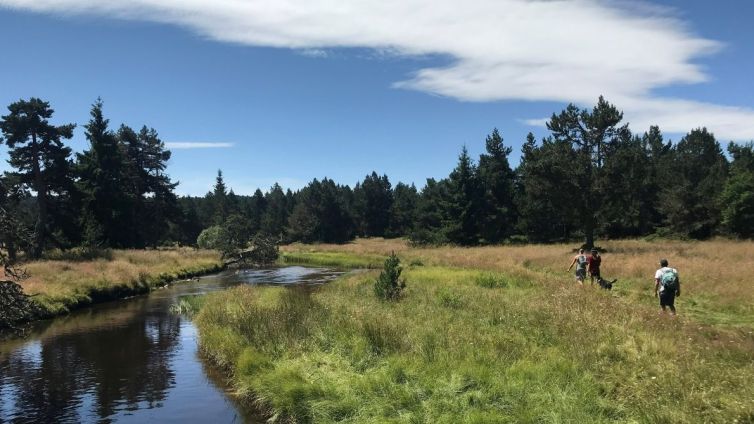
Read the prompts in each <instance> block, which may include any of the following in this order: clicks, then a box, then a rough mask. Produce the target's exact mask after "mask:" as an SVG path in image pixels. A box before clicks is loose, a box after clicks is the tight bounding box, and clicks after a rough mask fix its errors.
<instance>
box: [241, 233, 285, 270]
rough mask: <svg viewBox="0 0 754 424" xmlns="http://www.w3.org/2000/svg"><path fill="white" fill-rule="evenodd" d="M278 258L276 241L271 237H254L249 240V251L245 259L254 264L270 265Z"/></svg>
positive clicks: (278, 250)
mask: <svg viewBox="0 0 754 424" xmlns="http://www.w3.org/2000/svg"><path fill="white" fill-rule="evenodd" d="M278 256H280V249H279V247H278V244H277V241H275V239H274V238H272V237H266V236H262V235H256V236H254V238H253V239H252V240H251V250H250V251H249V254H248V257H246V259H248V260H250V261H252V262H253V263H255V264H270V263H273V262H275V261H276V260H277V259H278Z"/></svg>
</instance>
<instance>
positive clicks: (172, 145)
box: [165, 141, 233, 150]
mask: <svg viewBox="0 0 754 424" xmlns="http://www.w3.org/2000/svg"><path fill="white" fill-rule="evenodd" d="M165 147H167V148H168V149H173V150H184V149H225V148H229V147H233V143H211V142H204V141H170V142H167V143H165Z"/></svg>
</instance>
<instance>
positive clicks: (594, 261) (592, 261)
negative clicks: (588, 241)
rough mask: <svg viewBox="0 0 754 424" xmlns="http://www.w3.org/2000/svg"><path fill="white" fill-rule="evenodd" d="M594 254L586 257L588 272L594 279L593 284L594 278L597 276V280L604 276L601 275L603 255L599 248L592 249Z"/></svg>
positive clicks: (592, 279)
mask: <svg viewBox="0 0 754 424" xmlns="http://www.w3.org/2000/svg"><path fill="white" fill-rule="evenodd" d="M591 253H592V254H591V255H590V256H589V257H588V258H586V272H587V273H589V278H590V279H591V281H592V285H594V279H595V278H596V279H597V281H599V280H600V278H602V276H601V275H600V265H602V256H600V253H599V252H598V251H597V249H592V252H591Z"/></svg>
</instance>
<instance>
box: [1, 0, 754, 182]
mask: <svg viewBox="0 0 754 424" xmlns="http://www.w3.org/2000/svg"><path fill="white" fill-rule="evenodd" d="M116 3H121V4H119V5H118V4H116ZM125 3H126V2H98V1H94V0H35V1H27V0H0V39H2V40H3V42H2V44H1V45H0V51H2V54H0V104H2V105H8V104H9V103H11V102H13V101H15V100H17V99H19V98H28V97H31V96H37V97H41V98H43V99H45V100H47V101H49V102H50V103H51V104H52V106H53V108H55V110H56V114H55V118H54V120H53V122H55V123H67V122H75V123H78V124H79V128H77V131H76V136H75V138H74V140H73V141H72V142H71V143H72V146H73V147H74V149H75V150H82V149H84V148H85V147H86V140H85V139H84V136H83V128H82V127H81V126H82V125H83V124H84V123H85V122H86V121H87V120H88V111H89V108H90V105H91V103H92V102H93V101H94V100H95V99H96V98H97V97H98V96H100V97H102V99H103V100H104V102H105V114H106V116H107V117H108V118H110V120H111V125H112V126H113V128H114V129H115V128H117V126H118V125H120V123H126V124H127V125H130V126H132V127H137V128H138V127H140V126H141V125H144V124H146V125H148V126H151V127H154V128H155V129H157V130H158V132H159V133H160V135H161V137H162V139H163V140H164V141H166V142H168V143H173V144H172V145H173V146H175V147H179V146H183V147H195V148H181V149H179V148H173V149H172V151H173V158H172V160H171V162H170V165H169V169H168V171H169V173H170V174H171V176H172V177H173V178H174V179H176V180H179V181H180V182H181V185H180V186H179V188H178V192H179V193H181V194H194V195H196V194H203V193H205V192H206V191H207V190H209V188H210V186H211V185H212V183H213V180H214V176H215V173H216V171H217V169H219V168H221V169H222V170H223V172H224V174H225V176H226V182H227V183H228V185H229V186H230V187H232V188H233V189H234V190H235V191H236V192H237V193H241V194H250V193H252V192H253V191H254V190H255V189H256V188H257V187H259V188H262V189H263V190H266V189H267V188H269V186H271V185H272V184H273V183H274V182H275V181H279V182H280V183H281V185H283V186H284V187H290V188H293V189H296V188H300V187H301V186H303V185H304V184H306V183H307V182H308V181H310V180H311V179H312V178H315V177H317V178H321V177H323V176H327V177H330V178H333V179H335V180H336V181H338V182H341V183H345V184H349V185H353V184H354V183H355V182H356V181H358V180H360V179H362V178H363V177H364V175H365V174H367V173H369V172H371V171H372V170H376V171H377V172H378V173H386V174H388V176H390V178H391V181H392V182H393V183H395V182H397V181H404V182H415V183H416V184H417V185H419V186H421V185H422V184H423V182H424V180H425V179H426V178H427V177H435V178H441V177H444V176H446V175H447V174H448V172H449V171H450V169H451V168H452V167H453V166H454V164H455V161H456V158H457V154H458V152H459V150H460V147H461V146H462V145H464V144H465V145H467V147H468V148H469V150H470V151H471V153H472V154H474V155H477V154H479V153H481V151H482V149H483V146H484V143H483V141H484V137H485V135H486V134H488V133H489V132H490V131H491V130H492V128H493V127H497V128H499V129H500V131H501V132H502V134H503V136H504V138H505V140H506V143H507V144H508V145H511V146H513V147H514V153H513V157H512V161H513V162H514V164H515V163H517V161H518V154H519V148H520V145H521V142H522V141H523V140H524V138H525V135H526V133H527V132H529V131H533V132H534V133H535V134H537V135H538V136H543V135H545V134H546V131H545V129H544V128H543V127H542V126H541V122H542V119H543V118H546V117H548V116H549V115H550V114H551V113H553V112H556V111H559V110H561V109H562V108H563V107H564V106H565V104H566V103H567V102H568V101H573V102H576V103H578V104H580V105H583V106H589V105H590V102H593V101H594V100H596V97H597V96H598V95H599V94H603V93H604V94H605V95H606V96H607V97H608V100H611V101H613V102H615V103H616V104H617V105H618V106H619V107H621V108H623V109H625V110H626V120H627V121H629V122H631V123H632V129H633V130H634V131H644V130H645V129H646V127H647V126H648V125H649V124H655V123H656V124H659V125H660V126H661V128H664V130H665V132H666V133H667V134H668V136H669V137H670V138H672V139H674V140H677V139H678V138H679V137H680V134H681V133H683V132H685V131H687V130H690V129H691V128H693V127H695V126H702V125H706V126H708V127H709V128H710V129H711V130H712V131H713V132H715V133H716V134H717V135H718V138H719V139H721V141H723V142H727V141H728V140H731V139H734V140H740V141H748V140H751V139H754V80H753V79H752V78H750V75H751V74H752V71H753V70H754V69H753V68H754V46H753V45H752V43H751V42H750V40H751V39H754V30H753V29H751V26H750V25H749V24H748V22H747V17H750V16H754V4H750V3H749V2H739V1H732V0H730V1H720V2H714V3H713V2H708V1H671V0H665V1H655V2H648V3H641V4H640V5H638V6H637V3H636V2H632V3H621V2H615V1H597V0H575V1H570V2H568V1H566V2H543V1H530V0H495V1H492V0H478V1H466V2H455V1H452V2H448V1H442V0H435V1H428V0H403V1H398V2H391V1H381V2H368V1H363V2H344V5H343V7H339V8H338V9H336V10H333V8H332V4H333V3H332V2H327V1H325V0H309V1H306V2H300V1H298V2H297V1H294V0H277V1H270V2H266V1H263V0H247V1H245V2H235V1H230V0H216V1H213V2H209V1H207V2H201V1H179V0H144V1H142V2H139V6H138V7H137V6H132V5H126V4H125ZM130 3H131V4H133V3H134V2H130ZM346 5H347V6H346ZM3 110H5V109H4V108H3ZM180 143H182V144H180ZM200 145H205V146H207V145H208V146H212V147H204V148H196V147H198V146H200ZM0 150H4V148H0ZM5 169H7V165H6V166H5Z"/></svg>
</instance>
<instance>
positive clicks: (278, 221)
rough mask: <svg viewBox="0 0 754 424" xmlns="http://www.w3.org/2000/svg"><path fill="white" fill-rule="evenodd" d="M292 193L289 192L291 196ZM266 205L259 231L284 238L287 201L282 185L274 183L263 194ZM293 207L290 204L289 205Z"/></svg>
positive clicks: (290, 202)
mask: <svg viewBox="0 0 754 424" xmlns="http://www.w3.org/2000/svg"><path fill="white" fill-rule="evenodd" d="M292 196H293V195H292V194H291V197H292ZM265 203H266V204H267V207H266V209H265V211H264V215H262V222H261V230H260V231H261V232H262V233H263V234H264V235H267V236H271V237H275V238H276V239H284V238H285V233H286V231H285V228H286V226H287V224H288V215H289V209H288V208H289V205H290V204H292V203H293V202H292V201H289V200H288V198H287V196H286V194H285V193H284V192H283V189H282V187H280V185H279V184H278V183H275V184H274V185H273V186H272V188H271V189H270V191H268V192H267V194H266V195H265ZM290 207H291V208H292V207H293V206H292V205H291V206H290Z"/></svg>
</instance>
